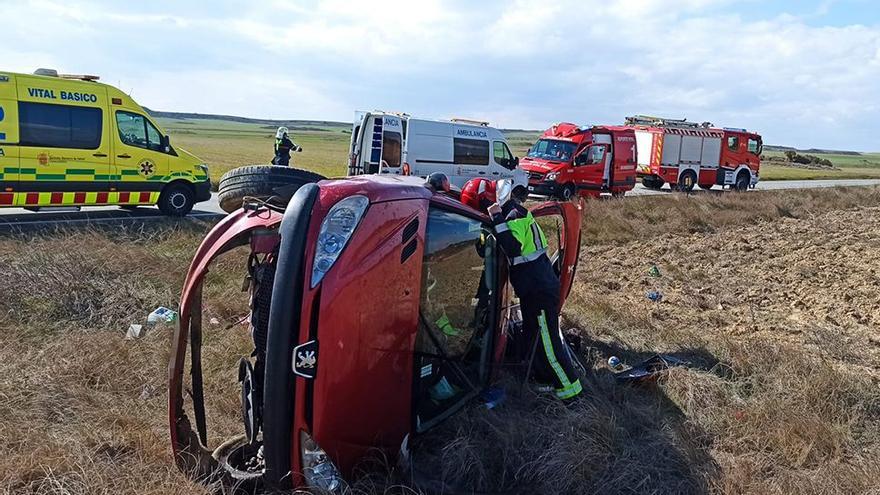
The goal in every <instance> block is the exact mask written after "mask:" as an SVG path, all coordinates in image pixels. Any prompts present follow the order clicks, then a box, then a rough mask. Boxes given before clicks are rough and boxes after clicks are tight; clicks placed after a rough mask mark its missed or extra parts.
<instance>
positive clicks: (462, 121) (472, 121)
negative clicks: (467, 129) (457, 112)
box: [449, 117, 489, 127]
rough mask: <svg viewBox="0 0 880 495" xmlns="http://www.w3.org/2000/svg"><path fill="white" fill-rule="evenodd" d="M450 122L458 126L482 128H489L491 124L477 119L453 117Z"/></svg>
mask: <svg viewBox="0 0 880 495" xmlns="http://www.w3.org/2000/svg"><path fill="white" fill-rule="evenodd" d="M449 121H450V122H455V123H456V124H471V125H478V126H481V127H489V123H488V122H486V121H484V120H476V119H463V118H461V117H453V118H451V119H449Z"/></svg>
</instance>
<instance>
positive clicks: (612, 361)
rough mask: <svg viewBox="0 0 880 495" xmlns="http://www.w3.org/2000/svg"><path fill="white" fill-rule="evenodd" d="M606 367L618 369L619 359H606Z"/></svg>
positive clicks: (612, 357)
mask: <svg viewBox="0 0 880 495" xmlns="http://www.w3.org/2000/svg"><path fill="white" fill-rule="evenodd" d="M608 366H609V367H610V368H611V369H615V370H616V369H620V358H619V357H617V356H611V357H610V358H608Z"/></svg>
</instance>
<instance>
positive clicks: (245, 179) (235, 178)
mask: <svg viewBox="0 0 880 495" xmlns="http://www.w3.org/2000/svg"><path fill="white" fill-rule="evenodd" d="M324 179H326V177H324V176H323V175H321V174H316V173H314V172H309V171H307V170H300V169H298V168H292V167H284V166H277V165H248V166H245V167H239V168H236V169H233V170H230V171H229V172H226V173H225V174H223V177H220V183H219V187H218V189H217V198H218V200H219V201H220V208H222V209H223V211H225V212H227V213H232V212H233V211H235V210H237V209H239V208H241V205H242V202H243V200H244V198H246V197H252V198H256V199H258V200H262V201H265V202H267V203H269V204H272V205H275V206H278V207H282V208H283V207H285V206H287V203H288V202H289V201H290V198H292V197H293V194H294V193H295V192H296V191H297V189H299V188H300V187H301V186H303V185H304V184H309V183H313V182H318V181H320V180H324Z"/></svg>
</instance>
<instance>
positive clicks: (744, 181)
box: [733, 170, 749, 192]
mask: <svg viewBox="0 0 880 495" xmlns="http://www.w3.org/2000/svg"><path fill="white" fill-rule="evenodd" d="M733 189H734V190H736V191H740V192H742V191H748V190H749V173H748V172H746V171H745V170H742V171H740V173H739V174H737V175H736V183H734V184H733Z"/></svg>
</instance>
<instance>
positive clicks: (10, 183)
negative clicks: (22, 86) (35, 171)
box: [0, 73, 18, 206]
mask: <svg viewBox="0 0 880 495" xmlns="http://www.w3.org/2000/svg"><path fill="white" fill-rule="evenodd" d="M17 186H18V101H16V92H15V76H13V75H12V74H3V73H0V206H12V205H13V204H14V202H15V192H14V191H15V189H16V187H17Z"/></svg>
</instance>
